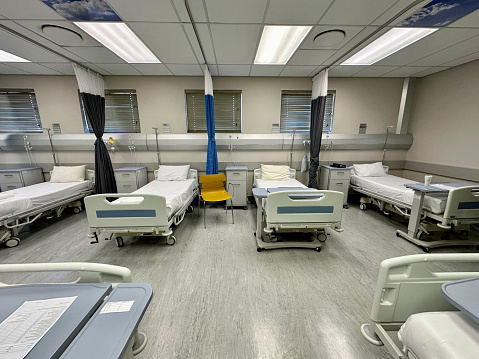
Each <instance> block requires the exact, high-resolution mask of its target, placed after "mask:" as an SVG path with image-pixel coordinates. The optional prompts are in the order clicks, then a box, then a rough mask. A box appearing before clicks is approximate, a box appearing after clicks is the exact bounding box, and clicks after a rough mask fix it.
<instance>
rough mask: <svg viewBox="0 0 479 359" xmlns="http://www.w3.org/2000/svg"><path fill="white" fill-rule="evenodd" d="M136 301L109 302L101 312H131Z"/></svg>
mask: <svg viewBox="0 0 479 359" xmlns="http://www.w3.org/2000/svg"><path fill="white" fill-rule="evenodd" d="M134 302H135V301H134V300H124V301H120V302H107V303H105V305H104V306H103V308H101V311H100V314H106V313H121V312H129V311H130V309H131V307H132V306H133V303H134Z"/></svg>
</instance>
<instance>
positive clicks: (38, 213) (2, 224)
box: [0, 169, 95, 247]
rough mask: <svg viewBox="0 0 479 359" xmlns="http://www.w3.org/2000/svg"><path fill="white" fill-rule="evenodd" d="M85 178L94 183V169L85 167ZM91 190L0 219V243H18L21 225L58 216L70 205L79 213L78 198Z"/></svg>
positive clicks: (79, 203) (80, 209)
mask: <svg viewBox="0 0 479 359" xmlns="http://www.w3.org/2000/svg"><path fill="white" fill-rule="evenodd" d="M50 173H51V172H50ZM85 180H89V181H91V182H92V183H93V184H94V183H95V171H93V170H89V169H86V170H85ZM93 192H94V189H91V190H88V191H85V192H83V193H81V194H76V195H74V196H69V197H65V198H62V199H61V200H58V201H55V202H51V203H47V204H45V205H42V206H37V207H33V208H30V209H28V210H26V211H23V212H21V213H17V214H15V215H13V216H11V217H8V218H5V219H2V220H1V221H0V243H3V242H5V244H6V246H7V247H16V246H18V244H20V238H19V237H18V233H19V232H20V230H21V229H22V228H23V227H25V226H26V225H28V224H31V223H33V222H35V221H36V220H37V219H39V218H42V217H55V218H58V217H60V216H61V214H62V212H63V211H64V210H65V209H66V208H67V207H72V208H73V212H75V213H80V212H81V211H82V210H83V209H82V203H81V202H80V200H81V199H82V198H84V197H85V196H88V195H90V194H92V193H93Z"/></svg>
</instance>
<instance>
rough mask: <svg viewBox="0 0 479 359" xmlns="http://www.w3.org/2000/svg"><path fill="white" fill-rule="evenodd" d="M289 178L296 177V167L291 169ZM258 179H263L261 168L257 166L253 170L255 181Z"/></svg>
mask: <svg viewBox="0 0 479 359" xmlns="http://www.w3.org/2000/svg"><path fill="white" fill-rule="evenodd" d="M289 178H290V179H296V170H295V169H294V168H290V169H289ZM257 179H261V168H255V170H254V171H253V182H254V181H255V180H257Z"/></svg>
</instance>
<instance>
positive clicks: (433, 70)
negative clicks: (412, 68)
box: [413, 67, 449, 77]
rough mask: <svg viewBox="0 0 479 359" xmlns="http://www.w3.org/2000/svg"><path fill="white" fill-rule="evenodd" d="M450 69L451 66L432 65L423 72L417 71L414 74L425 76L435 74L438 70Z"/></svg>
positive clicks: (415, 75)
mask: <svg viewBox="0 0 479 359" xmlns="http://www.w3.org/2000/svg"><path fill="white" fill-rule="evenodd" d="M447 69H449V67H431V68H429V69H427V70H424V71H421V72H416V73H415V74H414V75H413V76H414V77H424V76H429V75H432V74H435V73H437V72H441V71H444V70H447Z"/></svg>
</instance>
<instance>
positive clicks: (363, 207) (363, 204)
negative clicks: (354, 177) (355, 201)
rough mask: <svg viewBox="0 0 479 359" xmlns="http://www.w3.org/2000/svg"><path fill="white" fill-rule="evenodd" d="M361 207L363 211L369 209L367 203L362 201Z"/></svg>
mask: <svg viewBox="0 0 479 359" xmlns="http://www.w3.org/2000/svg"><path fill="white" fill-rule="evenodd" d="M359 209H360V210H362V211H365V210H366V209H367V207H366V203H361V204H360V205H359Z"/></svg>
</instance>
